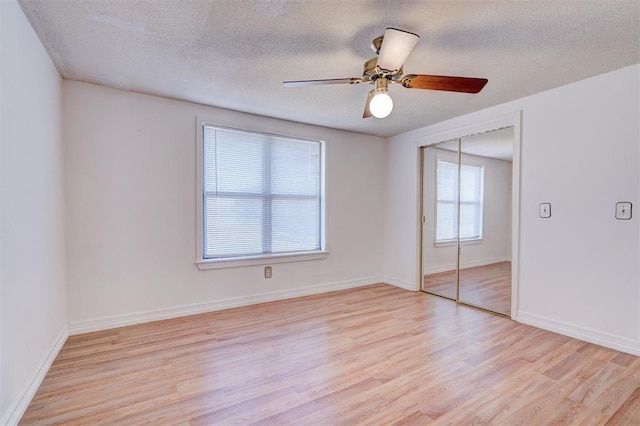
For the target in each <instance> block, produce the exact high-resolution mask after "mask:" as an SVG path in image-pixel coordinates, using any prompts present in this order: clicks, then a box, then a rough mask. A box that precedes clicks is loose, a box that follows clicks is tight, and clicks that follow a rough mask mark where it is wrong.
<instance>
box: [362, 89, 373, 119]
mask: <svg viewBox="0 0 640 426" xmlns="http://www.w3.org/2000/svg"><path fill="white" fill-rule="evenodd" d="M375 92H376V90H375V89H371V90H369V94H368V95H367V103H366V104H364V112H363V113H362V118H369V117H373V114H371V110H370V109H369V104H371V99H373V95H374V94H375Z"/></svg>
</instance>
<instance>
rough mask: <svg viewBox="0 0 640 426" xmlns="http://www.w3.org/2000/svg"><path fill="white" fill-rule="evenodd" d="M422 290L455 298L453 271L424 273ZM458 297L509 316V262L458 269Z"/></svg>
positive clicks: (454, 272) (454, 276) (454, 273)
mask: <svg viewBox="0 0 640 426" xmlns="http://www.w3.org/2000/svg"><path fill="white" fill-rule="evenodd" d="M423 289H424V290H425V291H428V292H430V293H434V294H437V295H440V296H445V297H448V298H451V299H455V297H456V271H447V272H440V273H437V274H431V275H425V276H424V287H423ZM460 300H461V301H463V302H466V303H471V304H473V305H477V306H480V307H483V308H486V309H489V310H491V311H494V312H499V313H501V314H505V315H511V262H499V263H493V264H490V265H484V266H476V267H473V268H466V269H461V270H460Z"/></svg>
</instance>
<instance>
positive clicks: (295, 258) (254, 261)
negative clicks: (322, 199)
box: [196, 251, 329, 271]
mask: <svg viewBox="0 0 640 426" xmlns="http://www.w3.org/2000/svg"><path fill="white" fill-rule="evenodd" d="M328 256H329V252H328V251H316V252H304V253H286V254H268V255H263V256H247V257H234V258H231V259H207V260H197V261H196V266H197V267H198V269H199V270H201V271H206V270H208V269H223V268H239V267H242V266H256V265H271V264H274V263H289V262H304V261H308V260H320V259H326V258H327V257H328Z"/></svg>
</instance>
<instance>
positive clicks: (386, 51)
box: [378, 28, 420, 71]
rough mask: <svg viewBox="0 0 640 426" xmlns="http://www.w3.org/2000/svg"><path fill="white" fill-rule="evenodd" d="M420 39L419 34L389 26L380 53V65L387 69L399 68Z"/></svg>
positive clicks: (394, 69)
mask: <svg viewBox="0 0 640 426" xmlns="http://www.w3.org/2000/svg"><path fill="white" fill-rule="evenodd" d="M419 39H420V36H418V35H417V34H414V33H410V32H408V31H403V30H398V29H395V28H387V29H386V30H385V32H384V37H383V39H382V46H380V53H379V54H378V66H379V67H380V68H382V69H384V70H387V71H396V70H399V69H400V68H402V65H403V64H404V61H406V60H407V56H409V53H411V51H412V50H413V48H414V47H415V45H416V43H417V42H418V40H419Z"/></svg>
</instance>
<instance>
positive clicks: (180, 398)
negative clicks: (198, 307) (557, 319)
mask: <svg viewBox="0 0 640 426" xmlns="http://www.w3.org/2000/svg"><path fill="white" fill-rule="evenodd" d="M21 424H23V425H52V424H65V425H103V424H104V425H140V424H151V425H226V424H262V425H343V424H345V425H346V424H351V425H353V424H366V425H400V424H407V425H409V424H413V425H426V424H437V425H480V424H483V425H568V424H575V425H607V424H609V425H638V424H640V358H638V357H634V356H632V355H628V354H624V353H621V352H617V351H614V350H611V349H606V348H603V347H600V346H596V345H593V344H589V343H585V342H581V341H578V340H575V339H572V338H569V337H565V336H561V335H558V334H554V333H551V332H547V331H544V330H540V329H536V328H533V327H529V326H526V325H523V324H518V323H516V322H514V321H511V320H510V319H507V318H503V317H500V316H497V315H492V314H490V313H487V312H484V311H480V310H477V309H472V308H468V307H465V306H461V305H456V304H455V303H451V301H448V300H446V299H442V298H439V297H435V296H431V295H428V294H425V293H420V292H409V291H405V290H401V289H398V288H396V287H392V286H388V285H383V284H380V285H373V286H368V287H362V288H358V289H352V290H345V291H340V292H333V293H326V294H321V295H315V296H309V297H302V298H298V299H290V300H286V301H279V302H272V303H265V304H260V305H255V306H249V307H243V308H236V309H229V310H225V311H219V312H213V313H208V314H202V315H196V316H191V317H184V318H178V319H173V320H166V321H159V322H154V323H148V324H142V325H136V326H130V327H123V328H119V329H113V330H108V331H102V332H96V333H90V334H84V335H79V336H72V337H70V338H69V339H68V341H67V342H66V343H65V345H64V347H63V348H62V350H61V352H60V354H59V356H58V357H57V358H56V360H55V362H54V364H53V366H52V367H51V369H50V371H49V372H48V374H47V375H46V377H45V379H44V381H43V383H42V385H41V386H40V389H39V390H38V392H37V393H36V395H35V397H34V399H33V401H32V402H31V404H30V406H29V407H28V409H27V411H26V413H25V415H24V417H23V419H22V422H21Z"/></svg>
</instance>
